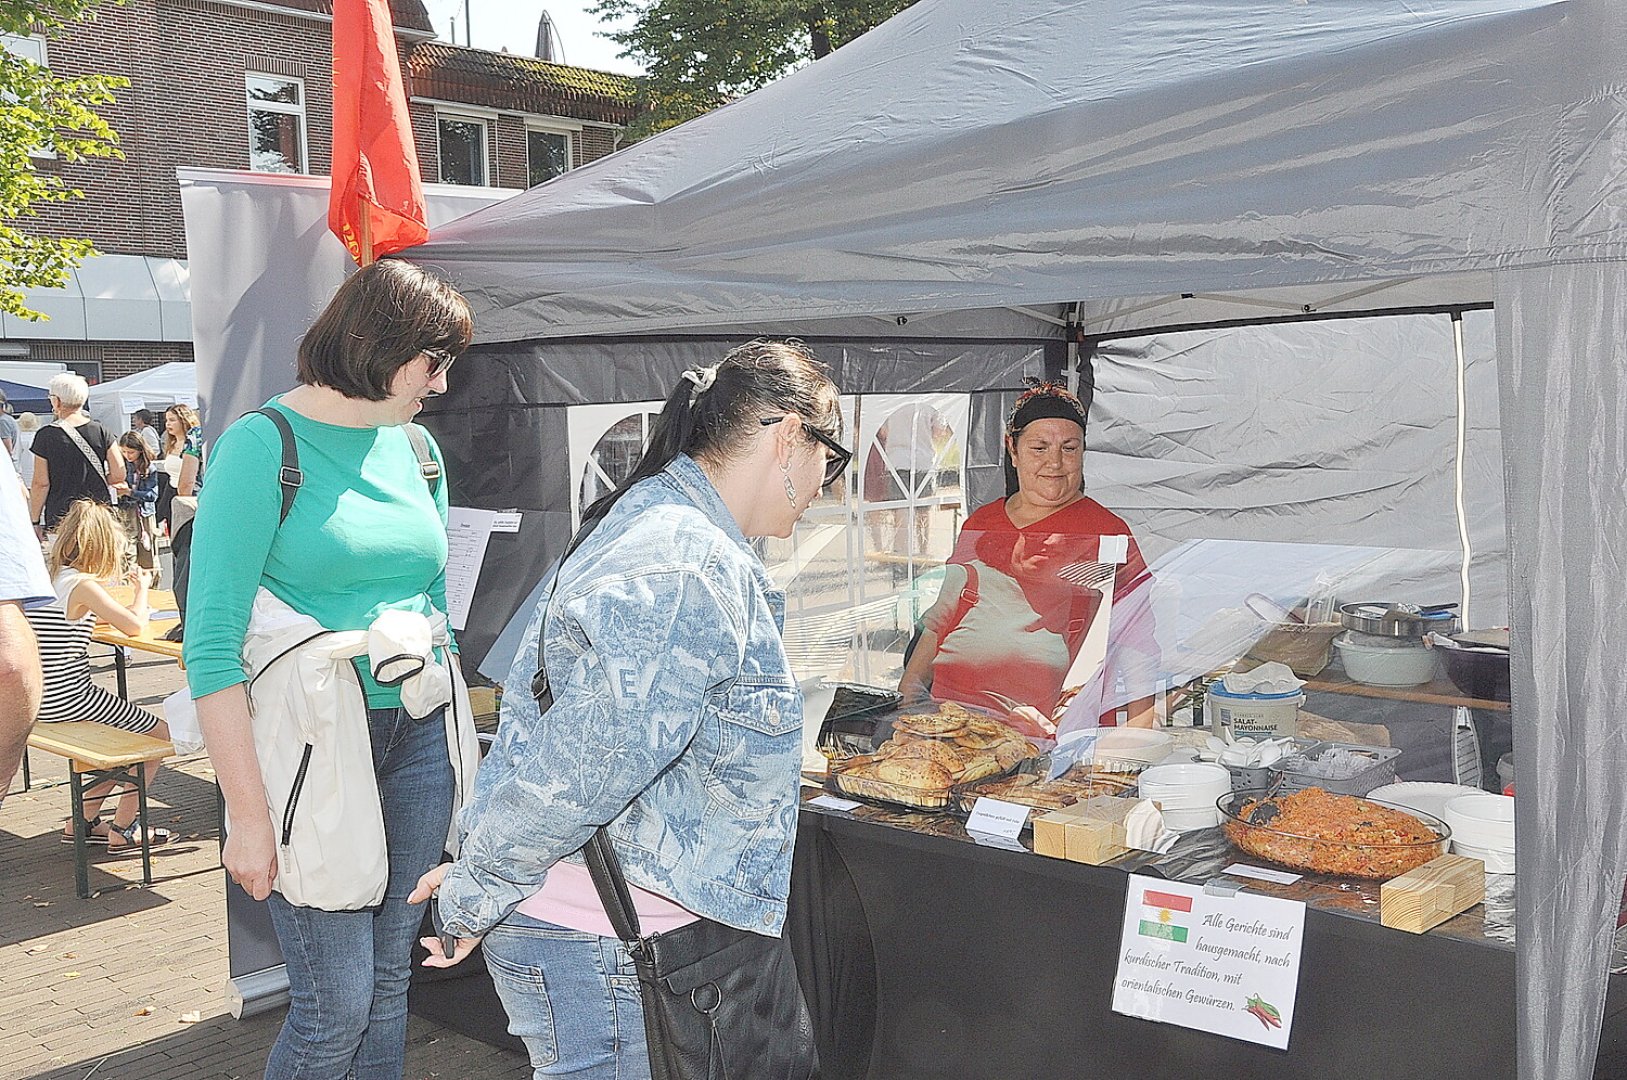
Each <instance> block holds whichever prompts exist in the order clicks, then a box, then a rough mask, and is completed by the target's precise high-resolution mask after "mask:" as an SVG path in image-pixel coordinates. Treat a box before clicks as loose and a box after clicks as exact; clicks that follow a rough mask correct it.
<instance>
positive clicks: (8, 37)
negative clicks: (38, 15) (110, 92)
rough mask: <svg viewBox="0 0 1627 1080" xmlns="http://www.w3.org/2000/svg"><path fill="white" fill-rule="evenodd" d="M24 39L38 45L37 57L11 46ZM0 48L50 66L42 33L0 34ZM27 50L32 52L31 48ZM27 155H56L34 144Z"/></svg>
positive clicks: (48, 148)
mask: <svg viewBox="0 0 1627 1080" xmlns="http://www.w3.org/2000/svg"><path fill="white" fill-rule="evenodd" d="M24 41H27V42H31V43H34V44H37V45H38V46H39V53H40V54H39V57H38V58H35V57H33V56H29V55H27V53H23V52H19V51H18V50H17V49H14V48H13V47H12V46H13V45H15V44H19V43H21V42H24ZM0 49H5V50H6V51H7V52H10V53H16V54H17V55H19V56H22V57H24V58H25V59H28V60H33V61H34V62H35V63H36V64H38V65H39V66H40V67H42V68H49V67H50V66H51V57H50V54H49V53H47V52H46V43H45V35H44V34H0ZM29 51H30V52H32V50H29ZM28 156H29V157H31V158H40V159H42V160H51V159H54V158H55V157H56V151H55V150H53V149H52V148H51V147H49V146H36V147H34V149H32V150H30V151H29V152H28Z"/></svg>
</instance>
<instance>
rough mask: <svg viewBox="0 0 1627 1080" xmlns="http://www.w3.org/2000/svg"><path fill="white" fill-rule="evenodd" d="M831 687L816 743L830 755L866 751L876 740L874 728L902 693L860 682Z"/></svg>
mask: <svg viewBox="0 0 1627 1080" xmlns="http://www.w3.org/2000/svg"><path fill="white" fill-rule="evenodd" d="M835 687H836V696H835V697H834V698H832V699H831V703H830V708H829V709H827V710H826V711H825V717H824V720H823V722H822V723H821V724H820V726H819V735H818V738H817V740H816V745H817V746H818V747H819V749H820V750H823V751H825V752H826V753H827V754H828V755H830V756H832V757H839V756H844V755H847V754H862V753H868V752H869V751H870V750H871V749H872V748H873V747H874V746H875V745H876V743H877V742H879V741H880V739H878V738H877V737H876V733H877V727H878V726H879V725H880V724H881V723H882V722H883V721H884V720H885V719H886V717H885V714H886V713H889V712H891V711H893V710H894V709H896V708H898V706H899V703H900V702H902V701H903V700H904V696H903V695H902V694H900V693H899V692H898V691H896V690H886V689H883V688H881V687H878V686H865V685H863V684H862V683H836V684H835ZM884 737H885V736H883V738H884Z"/></svg>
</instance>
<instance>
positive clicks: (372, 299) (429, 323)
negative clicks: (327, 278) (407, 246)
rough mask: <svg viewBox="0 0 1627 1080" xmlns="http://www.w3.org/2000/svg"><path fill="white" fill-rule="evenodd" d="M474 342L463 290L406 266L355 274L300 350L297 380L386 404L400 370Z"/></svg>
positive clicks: (385, 263)
mask: <svg viewBox="0 0 1627 1080" xmlns="http://www.w3.org/2000/svg"><path fill="white" fill-rule="evenodd" d="M473 336H474V317H473V315H472V314H471V313H470V311H469V303H468V301H466V300H464V299H463V297H462V296H461V295H459V294H458V291H457V290H456V289H454V288H452V286H450V285H448V284H447V283H446V282H444V281H442V280H441V279H440V278H438V277H436V276H435V275H434V274H431V273H430V272H429V271H427V270H425V269H423V268H422V267H420V266H415V265H413V264H412V263H409V262H405V261H403V260H401V259H380V260H379V261H378V262H376V263H373V264H372V265H370V266H366V267H363V268H362V269H361V270H358V271H356V273H354V274H352V275H350V277H349V278H347V279H346V280H345V283H344V284H343V285H340V286H339V291H338V292H336V293H334V294H333V299H332V300H330V301H328V306H327V307H325V308H323V309H322V314H320V315H318V316H317V317H316V322H314V323H312V324H311V329H310V330H309V331H307V332H306V334H305V337H304V338H303V339H302V340H301V341H300V343H299V381H300V382H302V383H305V384H307V385H310V386H326V387H327V388H329V389H330V390H337V391H339V393H341V394H343V395H344V396H345V397H348V398H356V399H359V400H362V401H383V400H384V399H385V398H387V397H389V396H390V383H391V382H393V381H394V380H395V373H396V372H397V371H399V370H400V369H401V367H402V365H404V364H406V363H407V362H408V361H410V360H412V359H413V358H414V357H415V356H417V355H418V354H419V353H421V352H424V351H425V350H429V349H433V350H439V351H442V352H448V353H451V354H452V355H454V356H455V355H457V354H458V353H460V352H462V351H463V350H464V349H466V348H468V347H469V341H470V339H471V338H472V337H473Z"/></svg>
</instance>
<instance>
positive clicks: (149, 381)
mask: <svg viewBox="0 0 1627 1080" xmlns="http://www.w3.org/2000/svg"><path fill="white" fill-rule="evenodd" d="M177 402H179V403H180V404H183V405H191V406H192V407H193V408H197V406H198V366H197V365H196V364H194V363H192V362H190V361H176V362H174V363H169V364H160V365H159V366H158V367H155V368H148V369H147V370H146V371H138V372H136V373H135V374H134V375H126V376H125V377H124V378H122V379H113V380H112V381H110V382H104V383H97V384H96V385H95V386H93V387H91V388H90V400H89V401H88V402H86V404H85V411H86V412H88V413H90V415H91V418H92V419H94V420H96V421H97V422H98V423H100V424H101V425H102V426H103V427H105V428H107V430H109V431H111V432H112V433H113V434H114V435H122V434H123V433H124V432H126V431H129V430H130V414H131V413H133V412H135V411H136V410H137V409H151V410H153V411H154V412H163V411H164V410H165V409H167V408H168V407H169V406H171V405H174V404H176V403H177Z"/></svg>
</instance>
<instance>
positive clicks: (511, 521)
mask: <svg viewBox="0 0 1627 1080" xmlns="http://www.w3.org/2000/svg"><path fill="white" fill-rule="evenodd" d="M491 531H492V532H494V533H500V532H504V533H517V532H519V531H520V515H519V514H518V513H517V512H515V511H512V510H508V511H500V512H498V513H496V514H493V515H492V519H491Z"/></svg>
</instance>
